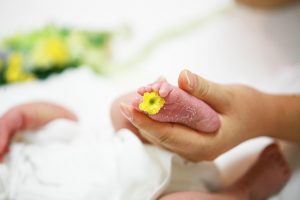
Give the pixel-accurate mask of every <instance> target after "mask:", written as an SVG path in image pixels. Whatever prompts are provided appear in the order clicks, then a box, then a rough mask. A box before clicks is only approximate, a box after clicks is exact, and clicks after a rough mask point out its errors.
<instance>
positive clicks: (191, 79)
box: [185, 70, 195, 89]
mask: <svg viewBox="0 0 300 200" xmlns="http://www.w3.org/2000/svg"><path fill="white" fill-rule="evenodd" d="M185 78H186V80H187V84H188V87H189V89H193V88H194V86H195V75H194V74H192V73H191V72H190V71H189V70H186V71H185Z"/></svg>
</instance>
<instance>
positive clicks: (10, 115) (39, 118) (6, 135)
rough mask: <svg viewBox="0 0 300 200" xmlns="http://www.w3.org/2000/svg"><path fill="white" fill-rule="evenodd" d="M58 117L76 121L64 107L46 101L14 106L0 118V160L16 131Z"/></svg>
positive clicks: (33, 127) (40, 124)
mask: <svg viewBox="0 0 300 200" xmlns="http://www.w3.org/2000/svg"><path fill="white" fill-rule="evenodd" d="M58 118H64V119H69V120H73V121H76V120H77V118H76V116H75V115H74V114H73V113H72V112H70V111H68V110H66V109H65V108H63V107H61V106H58V105H55V104H51V103H46V102H34V103H28V104H23V105H20V106H16V107H14V108H12V109H10V110H9V111H7V112H6V113H5V114H4V115H3V116H2V117H1V118H0V161H1V160H2V159H3V157H4V156H5V154H6V153H7V152H8V149H9V144H10V141H11V139H12V138H13V136H14V135H15V134H16V133H17V132H18V131H25V130H30V129H36V128H39V127H42V126H43V125H45V124H47V123H49V122H50V121H53V120H55V119H58Z"/></svg>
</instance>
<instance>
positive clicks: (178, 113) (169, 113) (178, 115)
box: [133, 80, 220, 132]
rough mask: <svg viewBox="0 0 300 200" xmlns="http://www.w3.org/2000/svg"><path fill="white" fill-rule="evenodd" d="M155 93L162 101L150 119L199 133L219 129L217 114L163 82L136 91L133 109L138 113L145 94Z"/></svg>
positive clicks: (201, 102)
mask: <svg viewBox="0 0 300 200" xmlns="http://www.w3.org/2000/svg"><path fill="white" fill-rule="evenodd" d="M153 91H156V92H157V93H158V94H159V95H160V96H161V97H162V98H163V99H164V100H165V104H164V106H163V107H162V108H161V110H160V111H159V112H158V113H157V114H154V115H149V117H150V118H152V119H154V120H157V121H160V122H173V123H180V124H183V125H186V126H188V127H190V128H193V129H195V130H197V131H200V132H215V131H216V130H218V129H219V127H220V120H219V117H218V114H217V113H216V112H215V111H214V110H213V109H212V108H211V107H209V106H208V105H207V104H206V103H204V102H203V101H201V100H199V99H197V98H196V97H194V96H191V95H189V94H188V93H186V92H185V91H184V90H182V89H180V88H178V87H175V86H173V85H171V84H169V83H168V82H167V81H165V80H160V81H157V82H155V83H153V84H150V85H148V86H146V87H141V88H139V89H138V91H137V92H138V94H140V95H141V96H138V97H137V98H136V99H135V100H134V102H133V107H134V108H135V109H137V110H139V111H141V110H140V108H139V104H140V103H141V102H142V101H143V97H142V96H143V95H144V93H145V92H153Z"/></svg>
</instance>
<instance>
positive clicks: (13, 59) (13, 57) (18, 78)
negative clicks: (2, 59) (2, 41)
mask: <svg viewBox="0 0 300 200" xmlns="http://www.w3.org/2000/svg"><path fill="white" fill-rule="evenodd" d="M5 78H6V81H7V82H9V83H13V82H24V81H30V80H34V79H35V78H34V76H33V75H31V74H28V73H25V72H23V71H22V55H21V54H19V53H12V54H10V56H9V58H8V64H7V69H6V72H5Z"/></svg>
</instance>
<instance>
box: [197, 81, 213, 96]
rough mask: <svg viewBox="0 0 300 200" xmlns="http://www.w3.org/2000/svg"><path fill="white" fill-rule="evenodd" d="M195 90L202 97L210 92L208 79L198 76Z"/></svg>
mask: <svg viewBox="0 0 300 200" xmlns="http://www.w3.org/2000/svg"><path fill="white" fill-rule="evenodd" d="M195 92H196V93H197V95H198V96H200V97H206V96H208V94H209V92H210V86H209V84H208V83H207V82H206V81H204V80H202V79H201V78H198V81H197V86H196V91H195Z"/></svg>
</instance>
